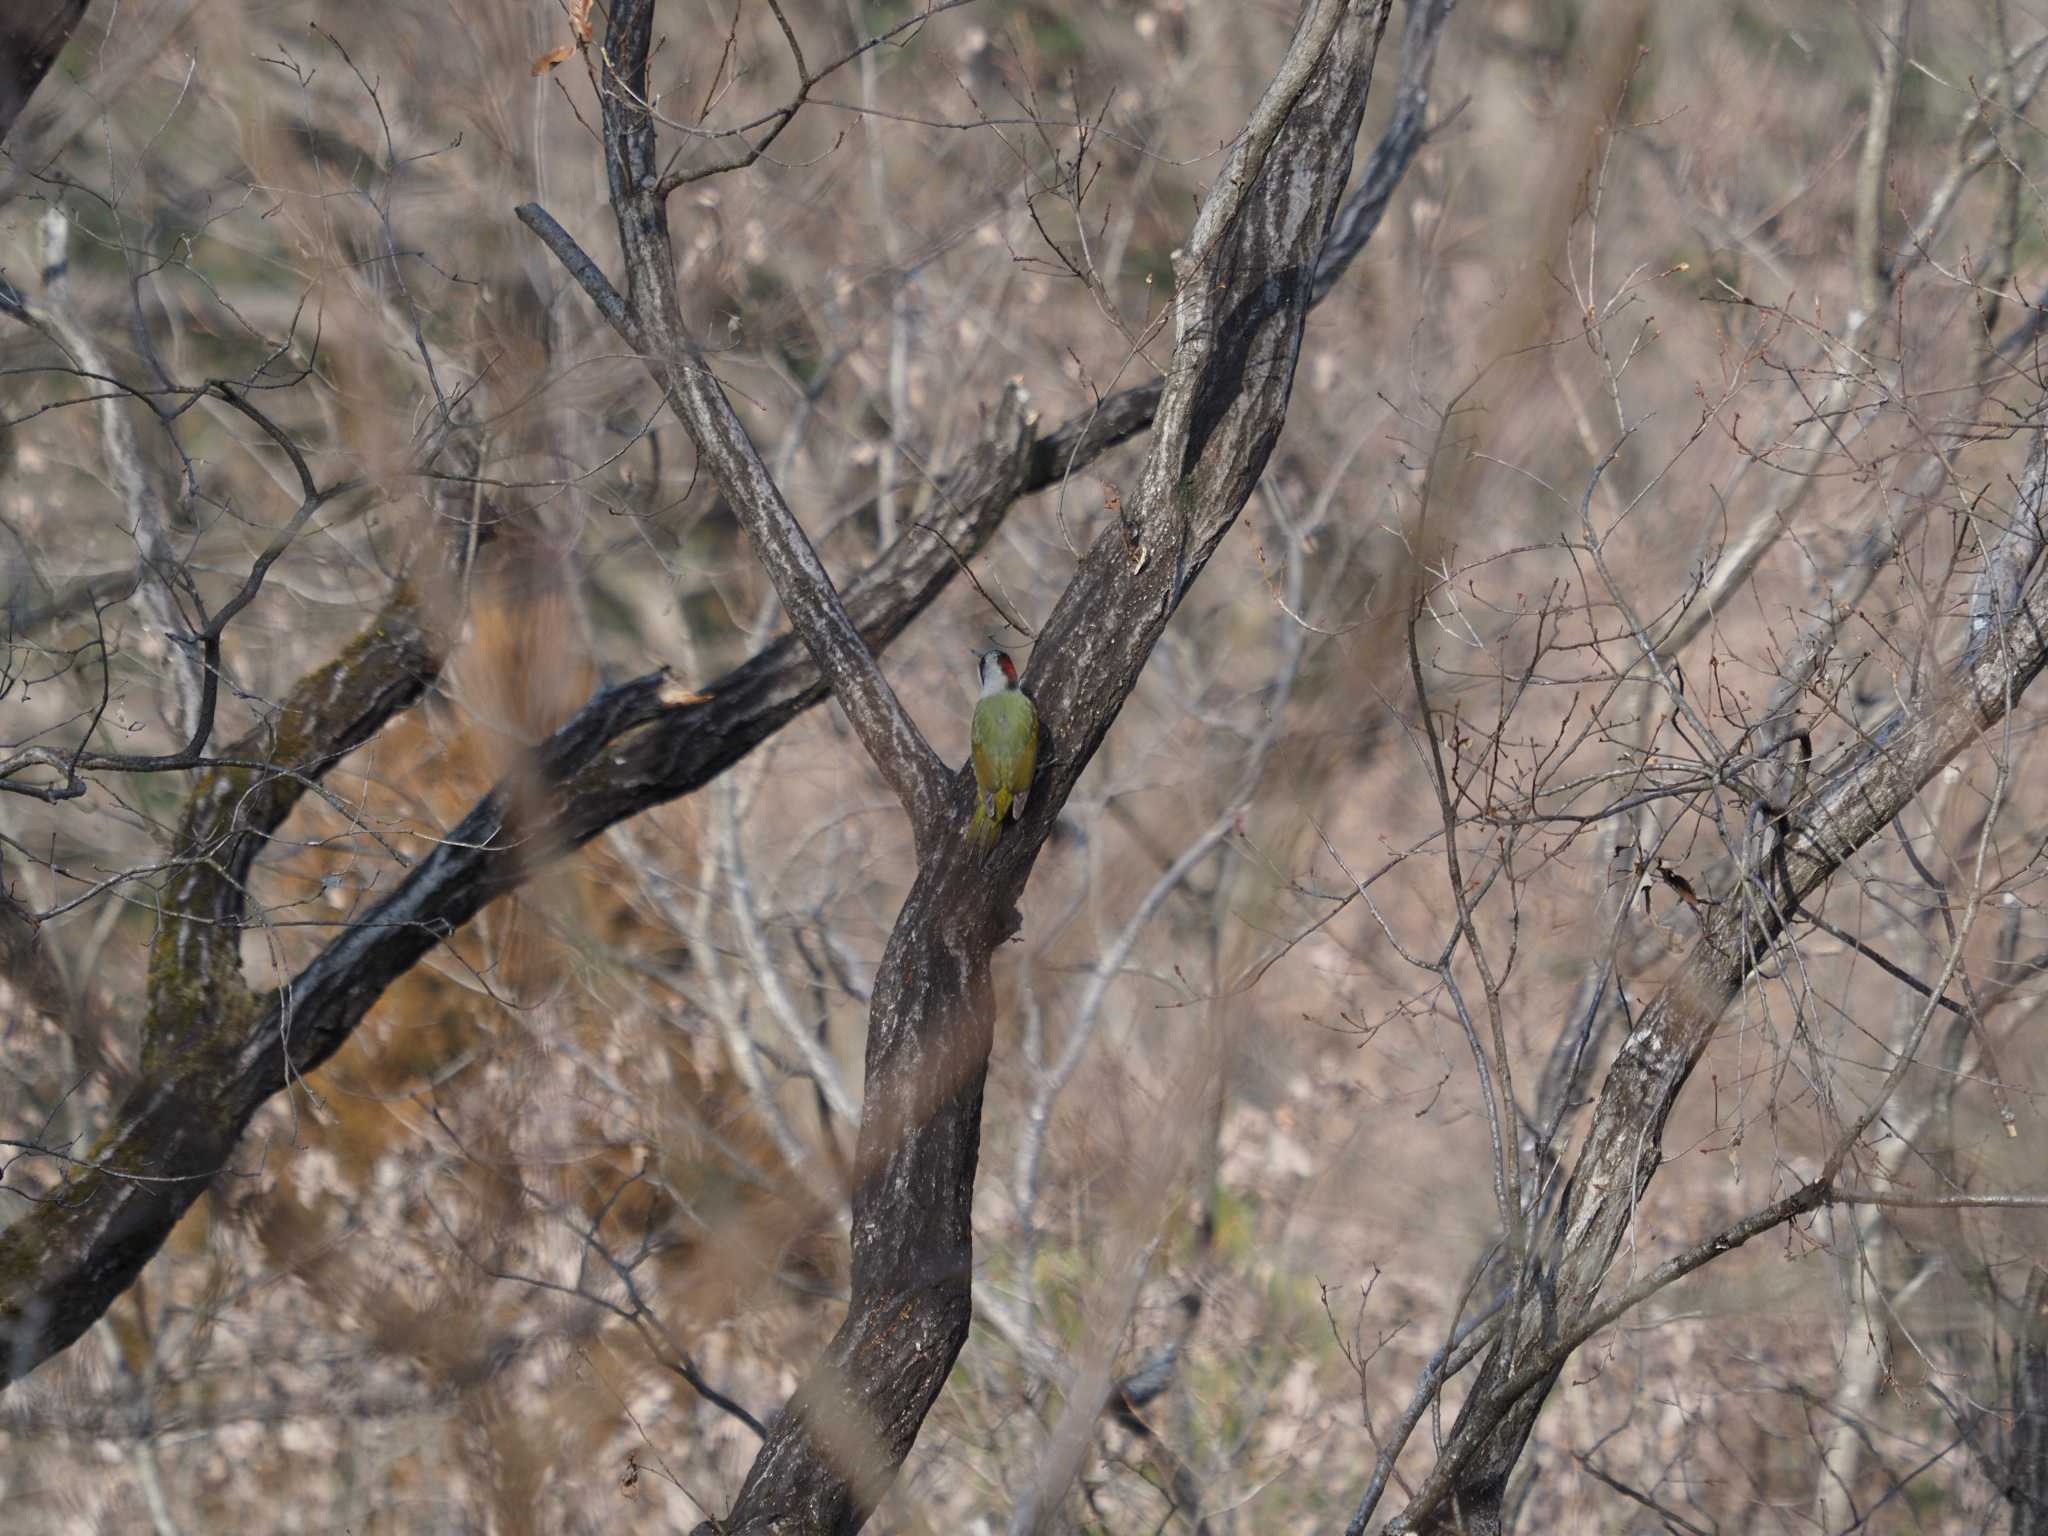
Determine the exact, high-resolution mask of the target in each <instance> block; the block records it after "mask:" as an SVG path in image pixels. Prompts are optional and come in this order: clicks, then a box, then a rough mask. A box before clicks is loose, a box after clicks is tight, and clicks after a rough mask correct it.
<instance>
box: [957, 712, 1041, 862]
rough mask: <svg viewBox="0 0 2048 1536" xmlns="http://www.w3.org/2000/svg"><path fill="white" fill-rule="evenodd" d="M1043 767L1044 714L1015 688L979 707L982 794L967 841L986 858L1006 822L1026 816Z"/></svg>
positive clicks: (977, 767) (977, 774) (977, 760)
mask: <svg viewBox="0 0 2048 1536" xmlns="http://www.w3.org/2000/svg"><path fill="white" fill-rule="evenodd" d="M1037 766H1038V711H1037V710H1036V709H1034V708H1033V707H1032V704H1031V701H1030V700H1029V699H1027V698H1026V697H1025V696H1024V695H1023V694H1021V693H1019V692H1018V691H1017V689H1016V688H1015V687H1010V688H1006V689H1004V690H1003V691H1002V692H1001V693H992V694H990V695H989V696H988V697H987V698H985V699H983V700H982V701H981V702H980V703H979V704H977V705H975V706H974V782H975V786H976V788H977V790H978V792H979V795H978V799H977V800H976V802H975V807H974V820H973V821H972V822H971V823H969V825H968V828H967V840H968V841H969V842H971V843H973V844H975V845H976V846H977V847H979V848H981V849H982V850H983V851H984V852H986V851H987V850H988V849H990V848H993V847H994V846H995V841H996V834H997V833H998V832H1000V831H1001V830H1002V824H1003V822H1004V821H1005V820H1006V819H1009V818H1012V817H1018V816H1022V815H1023V814H1024V801H1025V798H1026V796H1027V795H1029V793H1030V790H1031V774H1032V771H1033V770H1034V769H1035V768H1036V767H1037Z"/></svg>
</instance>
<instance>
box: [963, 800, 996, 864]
mask: <svg viewBox="0 0 2048 1536" xmlns="http://www.w3.org/2000/svg"><path fill="white" fill-rule="evenodd" d="M989 810H990V806H989V803H988V801H986V800H978V801H976V802H975V805H974V820H972V821H970V822H968V823H967V833H966V836H967V843H968V846H969V847H971V848H975V849H978V850H980V852H982V853H984V854H986V853H987V852H988V851H989V850H990V849H991V848H993V847H995V845H996V833H997V832H998V831H1000V830H1001V829H1000V828H999V827H998V826H997V824H996V819H995V817H993V816H991V815H990V814H989Z"/></svg>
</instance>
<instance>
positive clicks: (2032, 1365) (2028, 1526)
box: [2005, 1264, 2048, 1536]
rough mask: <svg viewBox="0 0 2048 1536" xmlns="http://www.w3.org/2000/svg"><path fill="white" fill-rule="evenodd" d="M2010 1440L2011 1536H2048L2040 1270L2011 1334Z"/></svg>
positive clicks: (2047, 1385)
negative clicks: (2045, 1535)
mask: <svg viewBox="0 0 2048 1536" xmlns="http://www.w3.org/2000/svg"><path fill="white" fill-rule="evenodd" d="M2013 1342H2014V1346H2015V1347H2014V1349H2013V1361H2012V1438H2011V1442H2010V1444H2011V1450H2010V1452H2009V1453H2008V1455H2007V1457H2006V1464H2005V1496H2006V1498H2008V1499H2010V1500H2011V1501H2012V1536H2043V1533H2044V1532H2048V1269H2043V1268H2042V1267H2041V1266H2040V1265H2038V1264H2036V1265H2035V1266H2034V1268H2033V1272H2032V1273H2031V1274H2030V1275H2028V1277H2027V1294H2026V1298H2025V1300H2024V1301H2022V1302H2021V1304H2020V1316H2019V1321H2018V1325H2017V1326H2016V1327H2015V1328H2014V1329H2013Z"/></svg>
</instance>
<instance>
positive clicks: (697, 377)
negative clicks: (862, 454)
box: [520, 0, 952, 856]
mask: <svg viewBox="0 0 2048 1536" xmlns="http://www.w3.org/2000/svg"><path fill="white" fill-rule="evenodd" d="M654 6H655V0H619V3H617V4H615V5H613V7H612V10H611V20H610V24H609V25H608V26H607V27H606V29H605V36H604V47H603V49H602V52H601V57H602V59H603V61H604V64H603V67H602V68H601V69H600V70H599V72H598V79H597V91H598V97H599V99H600V101H601V102H602V104H603V111H604V144H605V169H606V172H607V174H608V175H609V177H610V182H611V202H612V212H613V214H614V216H615V217H616V219H617V221H618V226H619V244H620V246H621V248H622V249H623V250H624V252H625V258H626V292H625V297H624V298H623V300H621V299H619V298H618V296H617V294H616V293H615V291H614V290H613V289H612V288H611V286H610V284H608V283H606V282H605V281H604V280H603V278H602V276H601V275H600V274H599V272H598V268H597V266H596V263H594V262H592V261H589V260H588V259H587V258H584V259H582V260H577V259H575V257H574V256H573V255H570V254H569V253H568V252H567V251H565V250H564V249H563V244H564V242H565V241H566V240H567V236H566V235H564V234H562V233H561V231H560V226H559V225H556V224H555V222H554V220H552V219H549V218H547V217H546V215H545V213H544V212H543V211H542V210H540V209H537V208H533V207H531V205H529V206H528V207H527V208H523V209H521V210H520V217H521V218H522V219H524V220H525V222H526V223H527V224H528V225H529V227H533V228H536V229H539V230H543V231H545V232H546V238H547V239H548V243H549V245H550V247H551V248H553V249H555V250H556V251H557V253H558V254H561V255H564V256H565V258H566V259H567V262H568V266H569V271H570V273H571V275H572V276H575V277H577V278H578V280H579V281H580V282H582V283H583V285H584V287H585V289H586V291H587V292H589V294H590V297H591V299H592V302H594V303H595V304H596V305H597V307H598V312H599V313H600V314H602V315H603V316H604V317H605V320H606V322H607V323H608V324H610V325H611V326H612V327H613V328H614V329H615V330H617V331H618V333H619V334H620V336H621V337H622V338H624V339H625V340H626V341H627V342H628V343H629V344H630V345H632V346H633V347H634V348H636V349H637V350H638V351H639V353H640V355H641V358H642V360H643V361H644V362H645V363H646V364H647V366H648V367H649V368H650V369H651V370H652V371H653V373H654V376H655V378H656V380H657V381H659V382H660V384H661V386H662V388H663V390H664V391H665V392H666V394H667V396H668V400H669V404H670V405H671V406H672V407H674V409H675V413H676V415H677V416H678V417H679V418H680V419H681V420H682V423H683V425H684V427H685V428H686V429H688V431H689V434H690V438H691V440H692V441H693V442H694V443H695V444H696V445H697V454H698V458H699V460H700V461H701V462H702V464H703V465H704V467H705V468H706V469H708V470H709V471H710V472H711V477H712V479H713V480H714V481H715V482H716V483H717V485H718V488H719V490H720V491H721V492H722V493H723V494H724V496H725V499H726V502H727V504H728V505H730V506H731V508H732V509H733V511H734V513H735V514H737V516H738V518H739V521H740V526H741V527H743V528H744V529H746V532H747V538H748V541H749V542H750V543H751V544H752V545H753V547H754V553H755V556H756V558H758V559H759V560H760V562H761V566H762V569H764V570H765V571H766V572H767V573H768V578H769V580H770V581H772V582H773V583H774V584H775V592H776V595H777V596H778V597H780V598H781V599H782V606H783V609H784V611H785V612H786V613H788V615H789V620H790V623H791V625H792V626H793V627H794V628H795V630H796V632H797V634H799V635H800V636H802V637H803V642H804V644H805V645H806V646H807V647H808V648H809V650H810V652H811V655H812V656H813V657H815V658H816V660H817V663H818V668H819V670H820V671H822V672H823V673H824V674H825V679H826V681H827V683H828V684H830V686H831V689H832V695H833V697H834V698H836V699H837V700H838V701H839V704H840V707H841V708H842V709H844V710H845V711H846V717H847V719H848V720H849V721H851V722H852V724H853V728H854V732H855V733H856V734H857V735H858V736H859V737H860V740H861V745H862V746H864V747H866V748H867V753H868V756H869V757H870V758H872V759H873V760H874V763H875V766H876V767H877V768H878V769H880V770H881V774H882V777H883V779H884V780H886V781H887V783H888V785H889V787H890V788H891V789H893V790H894V791H895V792H896V798H897V799H898V800H900V801H901V802H902V803H903V809H904V811H905V813H906V814H907V815H908V816H909V817H910V825H911V832H912V835H913V837H914V838H915V839H916V842H917V846H918V851H919V854H920V856H922V855H923V854H924V852H925V851H926V850H927V849H928V848H929V847H930V846H931V845H932V843H933V842H934V841H935V840H936V839H937V836H938V832H939V828H940V827H941V825H942V824H944V823H945V822H946V821H947V820H948V816H947V811H948V809H949V807H950V805H951V799H952V796H951V790H952V783H951V774H950V773H949V772H948V770H947V768H946V765H945V764H944V763H943V762H941V761H940V760H939V755H938V753H936V752H934V751H933V750H932V748H931V743H929V742H927V741H926V740H925V739H924V733H923V732H921V731H920V730H918V728H917V726H916V725H915V724H914V723H913V722H912V720H911V718H910V716H909V715H908V714H907V713H905V711H904V708H903V705H902V702H901V701H900V700H899V699H898V698H897V697H896V692H895V690H894V689H893V688H891V687H890V686H889V682H888V679H887V678H885V677H883V676H882V669H881V667H880V666H879V665H878V664H877V663H876V661H875V654H874V652H873V651H871V650H869V649H868V646H867V642H866V641H864V640H863V639H862V638H861V635H860V629H859V627H858V626H857V625H856V624H855V623H854V621H853V618H852V616H851V615H850V614H848V613H847V611H846V605H845V604H844V603H843V602H841V601H840V597H839V592H838V589H837V588H835V587H834V586H833V585H832V578H831V577H830V576H829V575H827V574H826V571H825V566H824V562H822V561H821V560H819V558H818V552H817V550H816V549H814V548H812V546H811V541H810V538H809V537H808V536H807V535H806V534H805V533H804V530H803V526H802V524H800V523H799V522H798V521H797V519H796V514H795V513H794V512H792V511H791V510H790V508H789V503H788V502H787V501H786V500H784V499H783V495H782V488H781V487H780V486H778V485H777V484H776V483H775V477H774V476H773V475H772V474H770V473H769V471H768V466H767V465H766V464H764V463H763V462H762V461H761V455H760V453H759V452H758V451H757V450H756V449H755V447H754V444H753V441H752V439H750V438H749V437H748V436H747V431H746V428H745V427H744V426H742V425H741V424H740V419H739V417H738V416H737V415H735V414H734V412H733V408H732V403H731V402H730V401H728V400H727V399H726V397H725V391H724V389H723V388H722V387H721V386H720V384H719V382H718V379H717V377H716V376H715V375H714V374H713V373H712V372H711V368H710V365H709V364H708V363H706V361H705V359H704V354H703V351H702V349H701V348H699V347H698V346H697V344H696V343H695V342H694V341H692V340H691V338H690V335H689V331H688V329H687V327H686V326H685V324H684V322H683V311H682V304H681V302H680V300H679V299H678V298H677V295H676V259H675V248H674V246H673V244H672V243H671V241H670V239H669V230H668V197H669V190H668V189H667V188H666V187H664V186H663V185H662V180H661V172H660V169H659V165H658V160H659V149H658V146H657V144H656V135H655V120H654V115H653V112H652V111H651V110H650V108H649V106H648V101H649V100H650V98H649V95H648V84H647V60H648V55H649V53H650V52H651V51H652V48H653V19H654ZM543 220H545V223H543V222H542V221H543ZM550 226H552V228H550ZM578 254H580V253H578ZM593 279H595V281H593Z"/></svg>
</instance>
